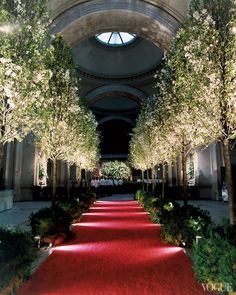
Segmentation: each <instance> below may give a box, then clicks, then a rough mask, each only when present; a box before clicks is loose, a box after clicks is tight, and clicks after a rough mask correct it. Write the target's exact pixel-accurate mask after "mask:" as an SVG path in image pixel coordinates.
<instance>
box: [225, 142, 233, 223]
mask: <svg viewBox="0 0 236 295" xmlns="http://www.w3.org/2000/svg"><path fill="white" fill-rule="evenodd" d="M223 155H224V162H225V176H226V184H227V191H228V207H229V221H230V224H231V225H235V224H236V218H235V205H234V189H233V179H232V171H231V162H230V152H229V140H228V139H224V140H223Z"/></svg>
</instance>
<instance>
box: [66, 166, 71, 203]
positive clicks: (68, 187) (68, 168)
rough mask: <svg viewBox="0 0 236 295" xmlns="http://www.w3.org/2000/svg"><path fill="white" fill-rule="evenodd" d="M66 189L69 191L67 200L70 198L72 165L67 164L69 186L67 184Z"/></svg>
mask: <svg viewBox="0 0 236 295" xmlns="http://www.w3.org/2000/svg"><path fill="white" fill-rule="evenodd" d="M66 189H67V198H68V199H69V198H70V164H69V163H67V184H66Z"/></svg>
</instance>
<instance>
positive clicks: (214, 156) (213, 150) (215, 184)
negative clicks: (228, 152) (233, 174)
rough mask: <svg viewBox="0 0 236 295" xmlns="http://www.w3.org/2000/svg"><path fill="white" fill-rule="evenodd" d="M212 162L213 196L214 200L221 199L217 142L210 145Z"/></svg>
mask: <svg viewBox="0 0 236 295" xmlns="http://www.w3.org/2000/svg"><path fill="white" fill-rule="evenodd" d="M210 164H211V183H212V198H213V199H214V200H219V199H220V193H219V178H218V175H219V172H218V170H219V168H220V167H219V166H218V157H217V143H213V144H211V145H210Z"/></svg>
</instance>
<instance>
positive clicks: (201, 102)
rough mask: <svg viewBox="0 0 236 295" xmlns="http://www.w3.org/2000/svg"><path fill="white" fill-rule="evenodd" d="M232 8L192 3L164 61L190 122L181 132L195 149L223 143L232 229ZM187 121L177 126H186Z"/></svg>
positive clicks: (227, 3)
mask: <svg viewBox="0 0 236 295" xmlns="http://www.w3.org/2000/svg"><path fill="white" fill-rule="evenodd" d="M235 9H236V4H235V2H234V1H232V0H219V1H215V0H211V1H198V0H194V1H192V3H191V5H190V16H189V18H188V20H187V23H186V27H185V28H184V29H181V30H180V31H179V33H178V34H177V37H176V40H175V42H174V49H175V53H174V54H173V56H174V57H173V58H170V59H169V60H170V61H171V62H170V67H171V68H172V71H174V75H173V76H174V79H173V80H172V85H173V87H172V93H173V96H176V98H177V99H176V101H177V103H178V100H179V98H180V97H181V96H180V95H181V93H184V97H183V98H184V100H183V102H184V104H183V106H185V108H184V109H187V110H188V114H190V115H189V119H190V120H191V119H192V121H193V122H194V124H193V127H192V128H191V127H190V126H191V125H189V127H188V128H185V130H186V131H189V130H191V129H192V133H189V132H188V138H190V139H191V137H189V136H191V134H193V135H194V137H193V140H194V142H196V143H198V144H200V143H201V142H203V144H208V143H210V142H212V141H213V140H220V141H221V142H222V146H223V154H224V162H225V170H226V180H227V186H228V199H229V217H230V223H231V224H235V209H234V193H233V184H232V173H231V164H230V154H229V145H230V140H232V139H234V138H235V136H236V82H235V81H236V80H235V77H236V66H235V65H236V29H235V27H236V25H235V19H236V15H235V12H236V10H235ZM181 102H182V99H181ZM180 104H182V103H180ZM182 112H183V109H182ZM180 114H181V113H180ZM182 114H183V113H182ZM182 114H181V115H182ZM186 116H187V115H185V116H183V119H182V120H180V122H181V125H182V123H183V122H184V121H188V120H186V118H188V117H186ZM193 128H194V129H193ZM195 130H196V131H195Z"/></svg>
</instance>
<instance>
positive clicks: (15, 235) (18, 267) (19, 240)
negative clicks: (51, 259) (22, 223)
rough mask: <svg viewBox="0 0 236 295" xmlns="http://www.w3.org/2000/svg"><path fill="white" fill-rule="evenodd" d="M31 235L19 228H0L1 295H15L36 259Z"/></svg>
mask: <svg viewBox="0 0 236 295" xmlns="http://www.w3.org/2000/svg"><path fill="white" fill-rule="evenodd" d="M36 254H37V252H36V248H35V247H34V242H33V239H32V237H31V235H30V234H29V233H28V232H24V231H21V230H19V229H17V228H3V227H0V277H1V280H0V293H1V290H2V292H3V293H1V294H12V295H13V294H15V291H16V290H17V289H18V288H19V287H20V286H21V285H22V283H23V281H24V280H25V278H26V277H27V275H28V268H29V266H30V264H31V262H32V261H33V260H34V259H36Z"/></svg>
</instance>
